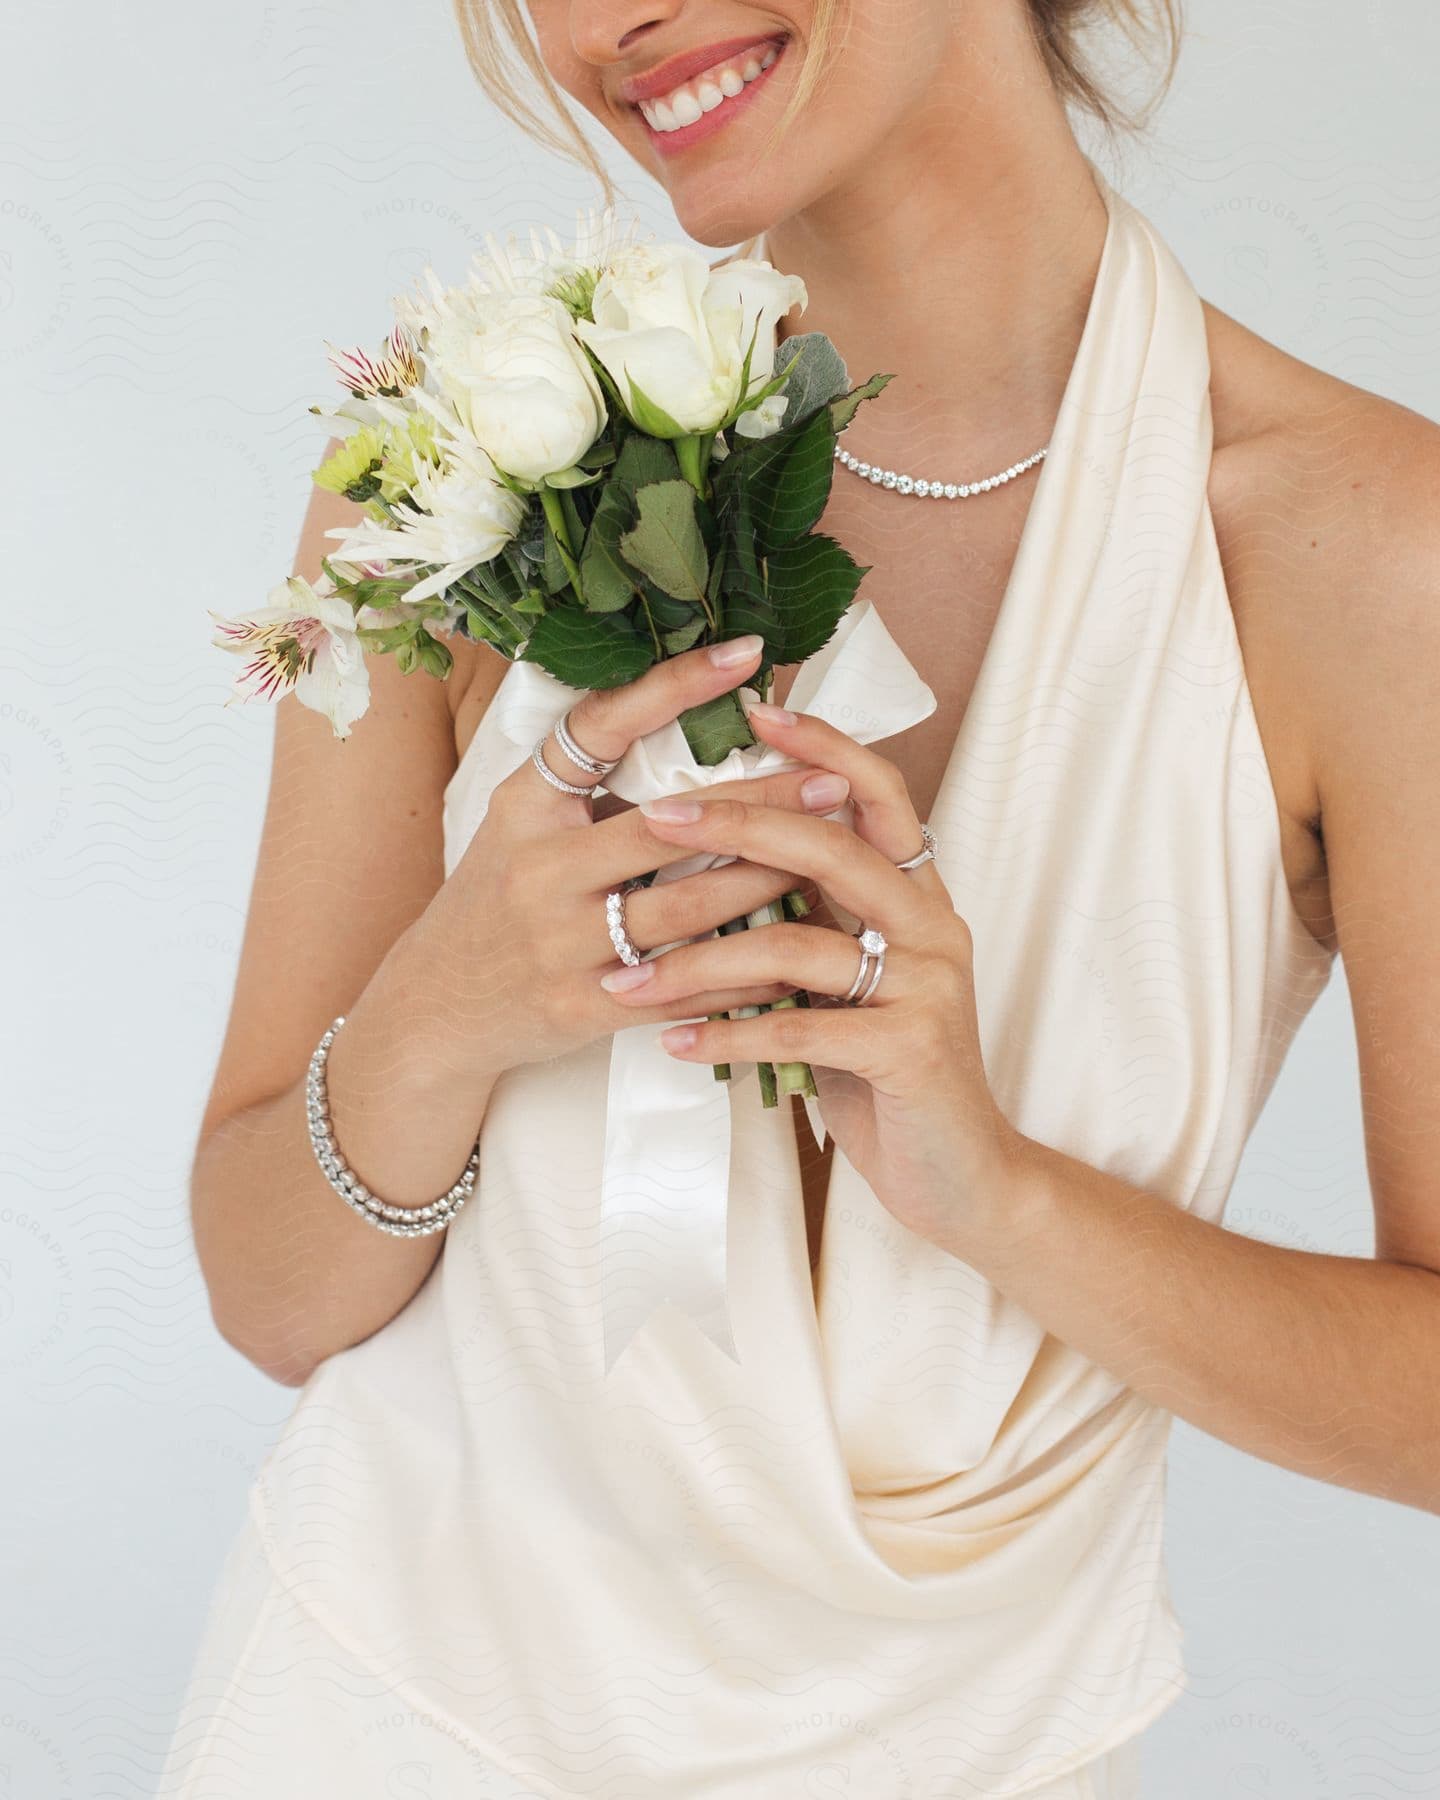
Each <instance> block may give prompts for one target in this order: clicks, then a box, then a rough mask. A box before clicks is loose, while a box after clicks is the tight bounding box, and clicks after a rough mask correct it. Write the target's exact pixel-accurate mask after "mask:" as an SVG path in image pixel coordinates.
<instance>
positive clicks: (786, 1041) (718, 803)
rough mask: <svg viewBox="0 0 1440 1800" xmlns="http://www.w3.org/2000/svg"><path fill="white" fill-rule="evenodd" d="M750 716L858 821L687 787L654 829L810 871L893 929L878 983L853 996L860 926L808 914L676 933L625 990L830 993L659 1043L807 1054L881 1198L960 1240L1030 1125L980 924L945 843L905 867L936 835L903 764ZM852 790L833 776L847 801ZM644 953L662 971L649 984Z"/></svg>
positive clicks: (826, 735)
mask: <svg viewBox="0 0 1440 1800" xmlns="http://www.w3.org/2000/svg"><path fill="white" fill-rule="evenodd" d="M775 714H779V716H778V717H776V716H774V715H775ZM748 716H749V718H750V720H751V724H752V727H753V729H754V730H755V732H756V734H757V736H759V737H761V738H762V739H764V741H766V742H768V743H771V744H773V745H774V746H775V747H776V748H777V749H783V750H784V751H785V753H786V754H787V755H789V756H793V757H794V758H795V759H797V760H798V761H801V762H806V763H811V764H814V765H815V766H816V767H818V768H822V769H827V770H832V771H834V773H835V774H836V775H838V776H841V777H842V778H844V780H846V781H848V783H849V798H850V801H851V803H852V806H853V809H854V815H855V825H854V829H853V830H851V829H850V828H849V827H848V826H846V825H843V824H841V823H840V822H839V821H838V820H836V819H826V818H822V817H807V816H803V815H800V814H796V813H794V812H788V811H781V810H780V809H779V808H776V807H768V806H760V805H751V804H749V803H748V802H746V801H744V800H738V799H725V800H715V801H711V802H709V803H706V802H705V801H704V800H703V798H701V797H700V796H690V795H685V796H683V797H682V796H672V797H670V798H668V799H667V800H665V801H662V802H651V803H649V804H647V805H646V806H645V807H644V808H642V810H643V811H644V812H645V815H646V817H647V820H648V821H649V826H650V829H651V830H652V831H653V832H654V833H655V835H656V836H657V837H660V838H663V839H665V840H666V842H668V843H673V844H685V845H687V846H689V845H693V846H694V848H695V849H696V850H707V851H713V852H715V853H717V854H722V855H730V856H738V857H744V858H746V859H747V860H748V861H750V862H753V863H759V864H764V865H766V866H769V867H772V868H777V869H788V870H794V871H795V872H796V873H797V874H799V875H804V876H809V877H811V878H812V879H813V880H814V881H815V882H816V884H817V885H818V886H819V888H820V890H821V892H822V894H828V895H833V897H834V898H835V899H836V900H837V901H838V902H839V904H840V905H841V906H842V907H843V908H844V909H845V910H846V911H847V912H849V913H852V914H854V915H855V917H857V918H858V919H860V920H861V921H862V923H863V925H865V926H870V927H876V928H878V929H879V930H880V931H881V932H882V933H883V934H884V936H885V938H886V940H887V947H886V951H885V967H884V972H883V974H882V976H881V979H880V983H879V985H878V987H877V988H876V989H875V991H874V992H873V993H872V995H871V996H870V998H869V1000H867V1001H866V1002H865V1003H864V1004H863V1005H859V1006H857V1005H853V1004H852V1005H844V1004H842V1003H841V1000H840V997H841V996H843V995H844V994H845V993H846V992H847V991H848V989H849V988H850V985H851V983H852V982H853V980H854V978H855V974H856V971H857V969H858V967H859V963H860V951H859V948H858V946H857V943H856V940H855V938H854V937H853V936H852V935H851V934H850V933H849V932H848V931H842V930H840V929H838V928H836V927H833V926H830V927H827V926H825V925H824V924H823V923H821V922H820V920H819V918H818V917H817V915H815V914H811V915H810V916H809V917H808V918H807V919H805V920H804V921H800V922H797V923H793V924H792V923H783V924H779V923H777V924H773V925H766V926H763V927H761V928H759V929H757V930H751V931H742V932H736V933H734V934H730V935H725V936H718V937H714V938H706V939H701V940H699V941H698V942H695V943H691V944H686V945H682V946H679V947H677V948H675V949H673V950H669V951H667V952H666V953H665V954H664V955H663V956H660V957H655V958H653V959H651V960H650V961H648V962H645V963H641V964H639V965H637V967H636V968H634V969H629V970H626V971H624V974H623V976H622V977H621V981H620V982H619V983H617V986H616V988H615V989H612V990H611V991H612V992H613V993H614V995H615V998H616V999H633V1000H635V1001H637V1002H640V1003H642V1004H644V1005H646V1006H650V1005H658V1004H662V1003H664V1002H666V1001H668V1000H672V999H681V998H683V997H684V996H685V995H687V994H692V993H693V994H701V993H706V992H713V991H715V990H716V989H719V988H728V987H732V986H734V987H742V986H752V985H760V984H763V983H766V982H772V981H773V982H779V983H784V984H787V985H789V986H792V987H795V988H806V989H809V990H810V992H811V993H812V995H814V996H817V997H819V999H820V1004H816V1005H811V1006H809V1007H803V1006H799V1007H787V1008H783V1009H782V1010H780V1011H779V1012H765V1013H761V1014H760V1015H759V1016H758V1017H755V1018H750V1019H718V1020H713V1021H709V1022H706V1023H701V1024H696V1025H678V1026H672V1027H671V1028H670V1029H668V1030H667V1031H665V1032H663V1033H662V1034H661V1037H660V1042H661V1043H662V1044H663V1045H664V1046H665V1048H666V1049H667V1050H669V1051H670V1052H671V1054H672V1055H675V1056H679V1057H683V1058H684V1059H685V1060H686V1061H690V1062H707V1063H723V1062H776V1063H780V1062H799V1061H804V1062H808V1063H809V1064H810V1065H811V1066H812V1068H813V1069H814V1071H815V1079H816V1085H817V1087H818V1089H819V1093H820V1104H821V1108H822V1111H823V1113H824V1117H825V1125H826V1129H827V1130H828V1131H829V1133H830V1135H831V1137H832V1138H833V1139H834V1140H835V1142H836V1144H838V1145H839V1147H840V1149H841V1150H842V1151H843V1152H844V1153H845V1155H846V1157H847V1158H848V1159H849V1161H850V1162H851V1163H852V1164H853V1165H854V1167H855V1168H856V1169H857V1170H858V1171H859V1173H860V1174H861V1176H863V1178H864V1179H865V1181H866V1182H868V1183H869V1185H870V1187H871V1188H872V1189H873V1190H874V1192H875V1194H876V1196H877V1197H878V1198H879V1200H880V1201H881V1203H882V1204H883V1205H884V1206H885V1207H886V1208H887V1210H888V1211H890V1212H891V1213H892V1214H893V1215H894V1216H895V1217H896V1218H897V1219H899V1220H900V1222H901V1223H902V1224H904V1225H906V1226H907V1227H908V1228H909V1229H911V1230H912V1231H915V1232H917V1233H918V1234H919V1235H920V1236H922V1237H925V1238H927V1239H929V1240H930V1241H931V1242H933V1243H937V1244H940V1245H941V1246H942V1247H944V1248H947V1249H952V1250H957V1249H958V1248H960V1247H961V1246H963V1244H964V1242H965V1240H966V1233H967V1227H968V1228H969V1229H972V1230H973V1228H974V1227H975V1225H976V1224H977V1223H978V1222H979V1220H978V1217H977V1215H978V1214H979V1213H980V1212H981V1210H982V1209H985V1210H986V1211H988V1210H989V1209H991V1208H993V1207H995V1206H996V1205H997V1204H998V1203H999V1202H998V1195H999V1192H1000V1189H1001V1184H1002V1181H1003V1180H1004V1179H1005V1178H1006V1175H1007V1172H1008V1170H1009V1169H1010V1167H1011V1165H1012V1162H1013V1159H1014V1156H1015V1152H1016V1151H1017V1149H1018V1147H1019V1145H1020V1144H1021V1143H1022V1141H1023V1140H1022V1139H1021V1138H1020V1135H1019V1134H1018V1133H1017V1132H1016V1131H1015V1130H1014V1129H1013V1128H1012V1127H1011V1126H1010V1124H1009V1123H1008V1121H1007V1120H1006V1119H1005V1118H1004V1116H1003V1114H1002V1113H1001V1111H1000V1109H999V1107H998V1105H997V1104H996V1101H995V1098H994V1096H993V1095H992V1093H991V1091H990V1086H989V1083H988V1081H987V1080H986V1076H985V1069H984V1064H983V1060H982V1057H981V1051H980V1037H979V1029H978V1025H977V1020H976V1013H975V992H974V986H973V982H972V979H971V939H970V931H969V928H968V927H967V925H966V924H965V921H964V920H963V919H962V918H961V917H960V916H959V915H958V913H957V912H956V911H955V907H954V904H953V902H952V901H951V898H950V894H949V892H948V890H947V889H946V886H945V883H944V881H943V880H942V879H941V876H940V871H939V869H938V868H937V867H936V865H935V862H934V861H933V860H930V861H927V862H924V863H922V864H921V865H920V866H919V867H918V868H916V869H913V870H901V869H897V868H896V867H895V864H896V862H903V861H905V860H907V859H908V858H909V857H911V856H914V855H915V854H917V852H918V851H919V850H920V849H921V848H922V839H921V834H920V821H919V819H918V818H917V817H916V814H915V809H914V806H913V805H912V803H911V800H910V795H909V790H908V788H907V786H906V783H905V778H904V776H903V775H902V774H901V773H900V771H899V770H898V769H897V768H896V767H895V765H894V764H893V763H891V762H889V761H887V760H886V758H884V757H883V756H880V755H878V754H877V753H876V752H875V751H873V750H871V749H868V748H867V747H866V746H864V745H862V744H858V743H857V742H856V741H855V740H854V739H853V738H852V737H850V736H848V735H847V734H846V733H845V732H842V731H839V730H837V729H836V728H835V727H834V726H832V725H828V724H826V723H825V722H824V721H823V720H821V719H818V718H815V717H813V716H809V715H807V714H804V713H792V714H786V713H784V712H783V711H782V710H781V709H779V708H773V709H772V708H766V707H762V706H757V705H752V706H751V707H750V708H749V709H748ZM787 718H788V719H789V720H792V721H793V722H792V723H787V722H786V721H787ZM812 779H814V780H819V779H824V778H823V777H812ZM844 798H845V794H844V792H843V790H842V791H841V792H839V793H837V796H836V799H835V802H834V804H835V806H836V807H838V806H839V805H840V804H841V803H842V801H843V800H844ZM677 801H683V802H684V803H687V804H688V805H689V806H690V807H691V808H692V809H698V810H695V816H694V818H693V819H682V818H679V817H670V818H667V817H665V816H664V812H665V810H666V809H669V810H670V811H672V813H673V811H674V810H675V807H676V802H677ZM639 969H646V970H650V971H653V973H650V974H648V975H646V976H644V977H643V978H641V980H640V982H639V983H638V984H636V983H635V978H636V976H637V974H638V970H639ZM870 972H871V973H872V974H873V972H874V965H873V963H872V965H871V971H870ZM617 975H621V971H620V970H619V969H618V968H617V969H616V970H614V971H612V972H611V974H610V976H608V977H606V978H605V980H606V985H607V987H608V986H609V984H610V981H611V980H612V979H614V977H615V976H617ZM867 979H868V978H867Z"/></svg>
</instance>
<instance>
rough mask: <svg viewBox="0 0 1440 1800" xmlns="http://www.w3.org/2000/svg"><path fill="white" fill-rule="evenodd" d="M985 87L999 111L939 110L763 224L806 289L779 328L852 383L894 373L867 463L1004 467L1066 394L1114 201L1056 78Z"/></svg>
mask: <svg viewBox="0 0 1440 1800" xmlns="http://www.w3.org/2000/svg"><path fill="white" fill-rule="evenodd" d="M986 92H987V93H988V94H989V96H990V100H991V104H990V105H989V106H988V107H987V105H986V99H985V95H984V94H982V95H975V94H974V93H973V92H972V93H970V94H968V95H967V99H968V100H969V101H970V102H971V104H970V105H969V106H968V109H967V110H966V111H965V112H964V113H963V114H961V113H960V110H959V109H958V108H957V107H954V106H947V107H944V108H935V109H927V112H926V115H925V116H926V117H927V118H936V119H938V120H939V129H938V131H927V132H925V133H922V134H920V135H919V136H918V137H917V138H915V139H913V140H912V139H906V140H905V141H902V142H895V143H893V144H892V145H890V146H887V149H886V151H885V152H884V153H883V154H882V155H881V156H880V157H879V158H875V159H871V160H870V162H869V163H868V164H867V167H866V170H865V172H864V174H863V175H862V176H861V177H859V178H858V180H857V181H856V182H855V183H853V184H851V185H847V186H846V187H845V188H844V190H843V191H841V190H832V191H831V192H829V193H827V194H826V195H825V196H824V197H823V198H822V199H821V200H819V201H817V202H815V203H814V204H813V205H810V206H807V207H805V208H804V209H803V210H801V211H800V212H797V213H795V214H792V215H791V216H790V217H788V218H786V219H783V220H781V221H780V222H779V223H778V224H777V225H775V226H774V227H772V228H771V229H769V230H768V231H767V232H766V236H765V255H766V258H767V260H768V261H770V262H772V263H774V265H775V266H776V267H777V268H779V269H783V270H784V271H785V272H786V273H787V274H793V275H798V276H800V278H801V279H802V280H803V281H804V282H805V285H806V289H807V292H808V295H809V304H808V306H807V308H806V310H805V312H804V313H803V315H802V314H801V313H799V312H798V311H797V312H793V313H791V314H790V315H789V316H788V317H787V318H785V319H784V320H782V321H781V327H780V329H781V335H782V338H783V337H792V336H795V335H798V334H799V333H801V332H806V331H820V332H823V333H824V334H825V335H826V336H827V337H828V338H829V339H830V340H831V342H832V343H833V344H834V345H835V347H836V349H837V350H838V351H839V352H840V355H841V356H842V357H843V358H844V359H845V364H846V367H847V370H848V371H849V374H850V378H851V382H852V385H853V384H855V383H857V382H859V381H862V380H865V379H866V378H868V377H869V376H870V375H872V374H875V373H878V372H888V373H893V374H894V376H895V379H894V380H893V381H891V382H890V383H889V384H888V385H887V386H886V388H885V390H884V392H883V393H881V394H880V395H879V396H878V397H877V398H876V399H874V400H871V401H868V402H867V403H866V405H865V406H864V408H863V409H862V412H861V416H860V418H859V419H857V421H856V433H855V435H856V440H857V441H856V444H855V445H854V446H853V447H854V450H855V453H856V454H857V455H860V456H863V457H865V458H866V459H867V460H871V461H879V462H884V463H887V464H889V465H891V466H895V467H899V468H901V469H905V468H908V467H911V466H912V465H918V464H921V463H924V464H925V465H927V466H929V465H932V464H933V465H935V466H936V467H937V468H941V469H942V470H943V468H944V466H945V465H946V464H947V463H952V462H957V456H958V461H959V462H963V464H964V466H965V468H966V469H969V468H970V467H971V466H972V465H973V466H974V467H976V468H978V467H980V466H981V465H986V464H987V463H988V462H995V463H996V466H997V467H1003V466H1004V465H1005V464H1006V463H1008V462H1010V461H1012V460H1014V459H1016V458H1017V457H1019V456H1022V455H1027V454H1029V452H1030V451H1031V450H1034V449H1037V448H1039V446H1040V445H1041V444H1043V443H1045V442H1046V441H1047V440H1048V437H1049V432H1050V428H1051V426H1052V424H1053V422H1054V417H1055V413H1056V411H1057V409H1058V407H1059V404H1060V400H1061V397H1062V395H1063V393H1064V388H1065V382H1066V379H1067V377H1068V374H1069V371H1070V367H1071V365H1072V363H1073V362H1074V358H1075V352H1076V349H1077V347H1078V345H1079V341H1080V334H1081V331H1082V329H1083V326H1084V322H1085V315H1086V312H1087V309H1088V306H1089V300H1090V294H1091V290H1092V288H1093V286H1094V281H1095V274H1096V270H1097V269H1098V267H1099V262H1100V255H1101V252H1102V250H1103V248H1104V243H1105V233H1106V226H1107V212H1106V207H1105V202H1104V199H1103V198H1102V196H1101V194H1100V192H1099V190H1098V189H1097V188H1096V186H1095V182H1094V179H1093V177H1092V173H1091V169H1090V165H1089V163H1088V162H1087V160H1086V158H1085V156H1084V154H1083V153H1082V152H1081V150H1080V148H1079V146H1078V145H1077V143H1076V142H1075V139H1074V136H1073V134H1072V132H1071V130H1070V126H1069V123H1068V121H1067V119H1066V118H1065V115H1064V111H1063V108H1062V107H1061V106H1060V104H1059V102H1058V100H1056V99H1055V98H1054V96H1053V94H1052V93H1050V91H1049V88H1048V78H1046V91H1045V94H1044V96H1039V95H1026V94H1024V93H1023V92H1022V93H1020V94H1017V93H1016V92H1015V91H1014V86H1013V85H1009V84H1006V83H991V84H988V86H987V89H986ZM1001 94H1006V95H1008V98H1007V100H1006V104H1005V105H1004V106H1001V105H1000V104H999V103H998V99H999V96H1000V95H1001ZM967 171H968V172H967ZM862 426H863V430H862V429H861V428H862ZM862 438H863V443H861V442H860V441H859V440H860V439H862ZM1032 439H1033V440H1034V441H1033V442H1032V441H1031V440H1032ZM961 445H963V446H964V450H963V453H961V452H960V451H959V450H958V446H961ZM957 466H958V464H957Z"/></svg>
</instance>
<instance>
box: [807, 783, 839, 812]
mask: <svg viewBox="0 0 1440 1800" xmlns="http://www.w3.org/2000/svg"><path fill="white" fill-rule="evenodd" d="M849 792H850V783H849V782H848V781H847V780H846V779H845V777H844V776H843V775H812V776H811V777H810V779H809V780H808V781H802V782H801V783H800V798H801V799H802V800H803V801H804V802H805V804H806V806H807V807H808V808H809V809H810V811H811V812H826V811H828V810H829V808H830V807H832V806H838V805H839V804H840V802H841V801H842V800H843V799H844V798H845V796H846V795H847V794H848V793H849Z"/></svg>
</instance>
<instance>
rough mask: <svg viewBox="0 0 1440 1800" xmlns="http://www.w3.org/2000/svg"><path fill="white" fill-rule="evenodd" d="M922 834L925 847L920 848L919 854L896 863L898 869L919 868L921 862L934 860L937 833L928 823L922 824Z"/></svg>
mask: <svg viewBox="0 0 1440 1800" xmlns="http://www.w3.org/2000/svg"><path fill="white" fill-rule="evenodd" d="M920 836H921V839H922V840H923V848H922V849H921V850H920V852H919V854H918V855H917V856H912V857H909V858H908V859H907V860H906V861H905V862H898V863H896V865H895V867H896V868H897V869H918V868H919V867H920V865H921V863H927V862H934V860H935V833H934V832H933V831H932V830H931V829H930V827H929V826H928V825H922V826H921V827H920Z"/></svg>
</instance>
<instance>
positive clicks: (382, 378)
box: [325, 325, 420, 400]
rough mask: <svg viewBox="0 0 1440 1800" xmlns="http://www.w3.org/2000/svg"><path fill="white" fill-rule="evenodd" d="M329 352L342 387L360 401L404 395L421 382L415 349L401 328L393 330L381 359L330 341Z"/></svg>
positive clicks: (395, 327)
mask: <svg viewBox="0 0 1440 1800" xmlns="http://www.w3.org/2000/svg"><path fill="white" fill-rule="evenodd" d="M325 348H326V349H327V350H328V351H329V352H330V363H331V366H332V367H333V368H334V370H335V373H336V374H337V375H338V376H339V377H340V382H341V385H342V386H343V387H347V388H349V390H350V392H351V393H352V394H353V395H354V396H355V397H356V399H357V400H369V399H373V398H374V396H375V395H376V394H389V395H392V396H393V395H396V394H403V393H404V392H405V390H406V389H407V388H412V387H414V386H415V384H416V382H418V381H419V379H420V365H419V363H418V362H417V361H416V359H415V347H414V345H413V344H412V343H411V342H410V339H409V336H408V335H407V333H406V332H405V329H404V327H403V326H400V325H395V326H393V327H392V328H391V332H390V335H389V337H388V338H386V340H385V349H384V350H382V351H381V353H380V355H379V356H378V357H372V356H367V355H366V353H365V351H363V350H361V349H359V348H354V349H350V350H337V349H336V347H335V345H334V344H332V343H331V342H330V341H329V339H328V338H327V339H326V340H325Z"/></svg>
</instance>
